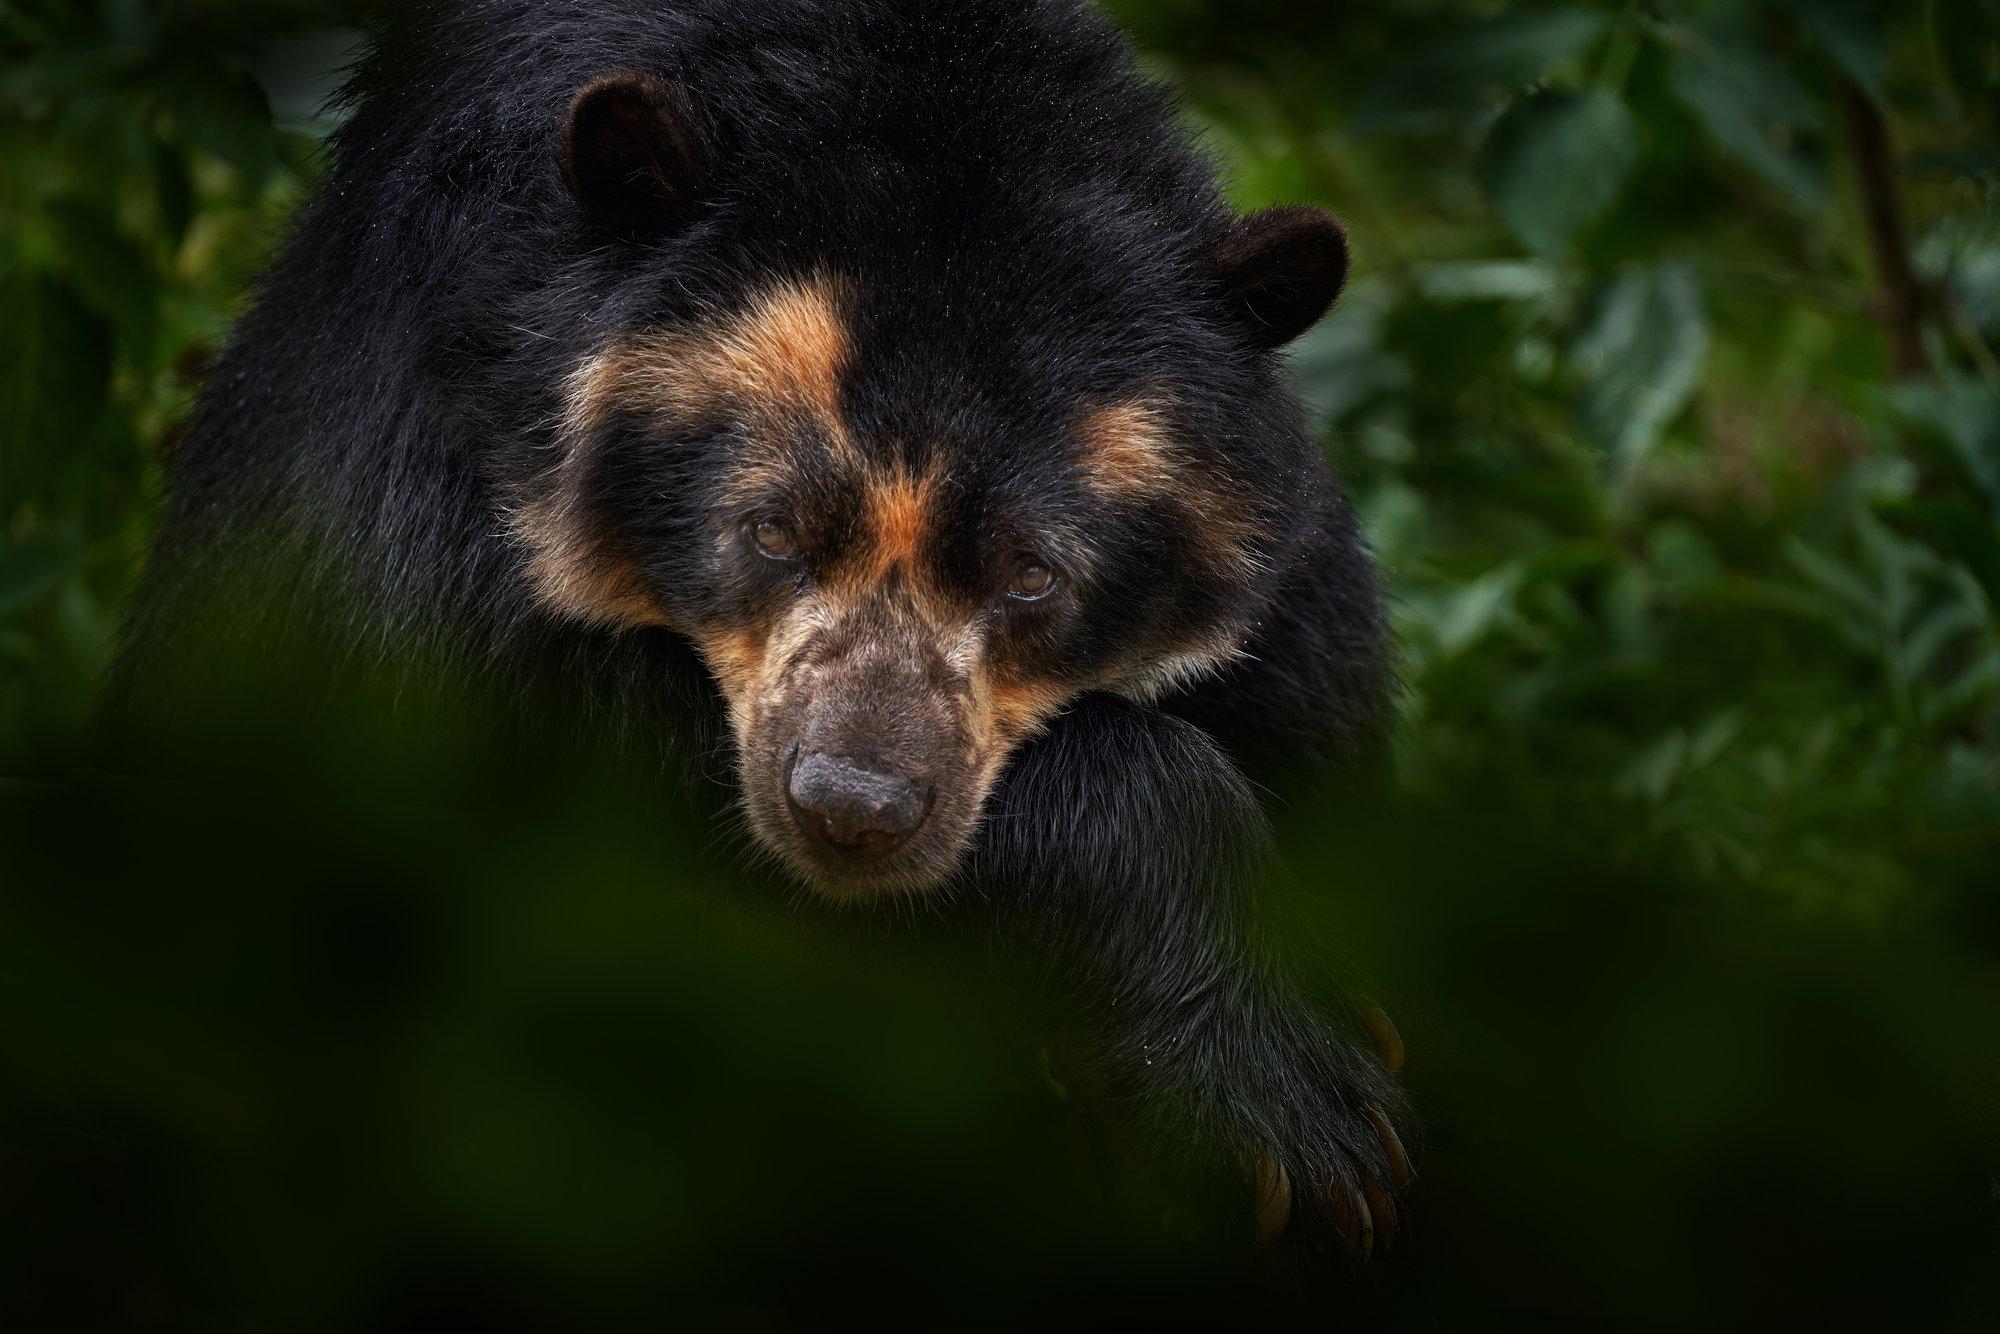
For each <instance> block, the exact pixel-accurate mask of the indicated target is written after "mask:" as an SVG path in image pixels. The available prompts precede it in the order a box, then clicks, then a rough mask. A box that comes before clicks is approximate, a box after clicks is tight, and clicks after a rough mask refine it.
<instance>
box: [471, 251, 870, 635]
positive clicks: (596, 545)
mask: <svg viewBox="0 0 2000 1334" xmlns="http://www.w3.org/2000/svg"><path fill="white" fill-rule="evenodd" d="M844 292H845V284H844V282H843V281H842V280H840V279H838V278H833V277H829V276H825V275H819V276H814V277H810V278H802V279H791V280H786V281H782V282H779V283H777V284H775V285H773V286H771V287H769V288H767V289H765V290H764V291H762V292H760V293H759V294H758V295H757V296H756V297H754V298H753V299H751V300H750V301H749V302H747V303H746V304H745V305H744V306H743V308H742V309H740V310H738V311H735V312H732V313H729V314H726V315H721V316H718V317H716V318H714V319H712V320H709V321H706V322H704V323H702V324H700V325H697V326H695V327H693V328H690V329H678V330H671V331H667V332H662V333H654V334H647V335H643V336H640V337H638V338H634V339H631V340H628V341H626V342H623V343H620V344H617V345H614V346H612V347H610V348H607V349H606V350H604V351H602V352H600V353H598V354H596V355H594V356H592V357H590V358H589V359H588V360H586V361H585V362H584V363H583V364H582V365H581V366H579V367H578V368H577V370H576V371H575V372H574V373H573V374H572V375H571V376H570V379H569V383H568V385H567V386H566V390H565V395H564V398H565V402H564V409H563V416H562V421H561V423H560V424H559V426H558V429H557V432H556V457H555V459H554V461H553V462H552V463H551V465H550V467H549V468H548V469H547V470H546V471H545V472H544V473H543V474H542V476H541V477H539V478H538V479H536V481H535V482H534V483H532V484H531V485H530V486H528V487H527V488H524V492H525V494H524V497H523V498H522V499H521V500H519V501H518V502H517V503H516V504H515V505H514V506H512V507H511V508H510V509H509V510H508V513H507V528H508V531H509V532H510V533H511V534H512V535H513V537H514V538H515V540H516V541H517V542H519V543H520V544H521V546H522V547H523V548H525V549H526V551H527V553H528V563H527V569H526V577H527V579H528V582H529V584H530V587H531V588H532V589H533V591H534V595H535V598H536V600H537V601H539V602H540V603H541V604H542V605H544V606H546V607H548V608H550V609H551V610H553V611H555V612H557V613H558V614H560V615H563V616H565V617H568V618H570V619H573V620H577V621H581V622H584V623H587V624H597V625H612V626H619V627H629V626H635V625H654V624H664V623H665V622H666V618H665V615H664V613H663V612H661V611H660V610H659V609H658V608H657V607H656V606H654V605H652V601H651V599H650V598H649V597H648V595H647V594H646V593H645V590H644V588H643V587H642V586H641V585H640V584H639V582H638V581H637V579H636V578H635V577H634V576H633V575H632V573H631V571H630V569H629V566H628V565H625V564H622V563H621V562H619V561H618V560H616V559H615V558H613V557H611V556H610V555H609V554H608V552H607V549H606V542H605V537H604V534H602V533H600V532H596V531H593V528H594V525H593V522H592V520H591V517H590V516H589V515H587V514H585V513H583V512H582V502H581V496H580V494H579V493H580V491H581V480H580V479H581V475H582V473H583V471H584V469H585V464H586V460H585V453H586V451H587V450H588V449H589V447H590V441H591V436H592V432H593V431H594V430H595V428H596V427H597V426H598V425H599V424H600V423H601V422H603V421H604V420H605V419H606V418H607V417H608V416H610V415H611V414H612V413H614V412H634V413H638V414H641V415H652V416H658V417H662V418H666V419H669V420H671V421H678V422H690V421H695V420H698V419H700V418H701V417H703V416H707V415H712V414H714V413H716V412H718V411H720V410H722V409H724V408H729V409H733V410H735V411H737V412H739V413H741V414H742V415H744V416H745V417H746V418H747V419H749V420H751V421H753V422H756V423H759V424H762V425H765V426H767V427H770V426H774V425H777V424H780V423H782V421H783V420H784V419H785V418H805V419H807V420H810V421H812V422H813V423H814V424H815V425H816V426H817V427H818V428H819V431H820V434H821V435H822V437H823V438H824V439H825V440H826V441H827V442H828V443H829V446H830V447H831V448H833V449H834V451H835V453H836V454H837V455H844V456H846V457H849V458H851V457H853V453H854V450H853V444H852V442H851V440H850V439H849V436H848V432H847V428H846V423H845V421H844V419H843V418H842V416H841V413H840V394H841V388H842V385H843V384H844V382H845V380H846V377H847V374H848V371H849V369H850V366H851V362H852V357H853V347H852V340H851V338H850V336H849V333H848V329H847V322H846V319H845V317H844V316H843V314H842V309H841V308H842V305H843V303H844V299H845V298H844ZM769 434H771V435H776V434H777V432H776V431H772V432H769ZM772 466H774V465H773V464H772V462H771V461H770V460H768V459H764V460H761V461H760V460H759V459H757V458H754V457H752V458H746V459H745V460H743V461H742V468H741V470H740V471H741V472H742V473H743V475H742V476H739V477H737V478H735V479H733V482H732V483H731V484H733V485H736V486H738V487H747V486H750V485H753V484H754V483H755V482H756V481H757V480H758V479H759V474H757V471H756V470H757V469H758V468H760V467H762V468H766V469H768V468H770V467H772Z"/></svg>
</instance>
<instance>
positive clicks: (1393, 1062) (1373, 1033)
mask: <svg viewBox="0 0 2000 1334" xmlns="http://www.w3.org/2000/svg"><path fill="white" fill-rule="evenodd" d="M1361 1026H1362V1027H1363V1028H1365V1029H1367V1030H1368V1040H1369V1041H1370V1042H1372V1043H1374V1044H1375V1050H1376V1052H1377V1053H1378V1054H1379V1055H1380V1056H1381V1057H1382V1064H1383V1065H1386V1066H1388V1067H1389V1069H1390V1070H1392V1071H1395V1070H1401V1069H1402V1068H1403V1035H1402V1034H1401V1033H1398V1032H1397V1031H1396V1025H1395V1024H1393V1023H1391V1022H1390V1021H1389V1016H1388V1015H1387V1014H1385V1013H1384V1012H1383V1011H1382V1010H1381V1009H1380V1008H1378V1007H1377V1006H1373V1005H1364V1006H1362V1007H1361Z"/></svg>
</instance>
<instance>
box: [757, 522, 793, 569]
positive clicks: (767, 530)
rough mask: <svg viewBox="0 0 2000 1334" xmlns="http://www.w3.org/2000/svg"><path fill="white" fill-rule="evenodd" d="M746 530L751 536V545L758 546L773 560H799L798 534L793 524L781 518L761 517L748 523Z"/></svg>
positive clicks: (760, 551) (761, 553)
mask: <svg viewBox="0 0 2000 1334" xmlns="http://www.w3.org/2000/svg"><path fill="white" fill-rule="evenodd" d="M745 531H746V532H748V534H749V536H750V545H751V546H754V547H756V548H757V551H758V553H759V554H760V555H764V556H768V557H770V558H771V559H772V560H797V559H798V558H799V539H798V535H797V534H796V533H794V532H793V531H792V528H791V525H790V524H787V523H785V522H784V521H783V520H780V519H761V520H759V521H758V522H756V523H752V524H746V525H745Z"/></svg>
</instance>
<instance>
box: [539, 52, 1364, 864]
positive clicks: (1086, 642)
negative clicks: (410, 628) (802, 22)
mask: <svg viewBox="0 0 2000 1334" xmlns="http://www.w3.org/2000/svg"><path fill="white" fill-rule="evenodd" d="M1129 94H1130V90H1129V89H1128V90H1126V94H1124V95H1126V96H1129ZM1118 105H1123V104H1122V103H1120V104H1118ZM954 107H955V104H954V103H953V102H952V101H951V99H950V98H948V97H935V98H931V99H929V100H926V98H925V97H924V96H923V95H922V90H920V89H916V90H912V89H900V90H883V89H877V90H873V91H869V90H861V91H857V92H855V93H853V95H852V98H851V99H850V100H849V101H848V102H846V103H844V104H843V105H840V106H834V107H828V106H823V105H812V106H805V105H801V106H798V107H793V108H789V109H787V110H786V112H785V114H783V115H778V114H769V115H765V116H762V117H758V118H749V119H746V118H741V117H739V118H738V119H737V120H736V121H735V122H733V123H732V122H730V120H729V118H728V117H725V116H722V115H719V114H716V113H714V112H712V111H709V112H705V111H704V106H703V103H702V100H701V98H700V96H699V95H697V94H695V93H692V92H691V91H690V90H689V89H688V88H687V87H686V86H685V85H683V84H681V83H678V82H675V81H672V80H669V79H666V78H662V77H657V76H654V75H650V74H643V73H637V72H615V73H612V74H609V75H606V76H603V77H601V78H598V79H596V80H595V81H593V82H591V83H590V84H588V85H587V86H586V87H584V88H583V89H582V90H581V91H580V92H579V93H577V95H576V96H575V99H574V101H573V103H572V104H571V105H570V107H569V108H568V112H567V116H566V119H565V121H564V126H563V131H562V136H561V139H562V154H561V157H562V161H561V166H560V171H561V173H562V176H563V179H564V182H565V184H566V187H567V189H566V192H565V198H564V201H563V202H564V205H565V206H566V207H569V208H571V209H572V210H573V212H574V218H575V227H576V234H577V236H578V237H579V243H578V251H577V256H576V257H575V258H574V259H573V260H571V261H570V262H569V265H568V267H567V268H566V269H564V270H563V276H562V278H561V282H562V283H564V284H567V286H566V287H565V288H564V289H563V291H562V293H561V294H560V295H559V296H558V297H555V298H550V299H552V300H561V301H565V302H568V303H569V304H570V305H571V306H572V307H581V306H582V305H585V304H588V305H590V307H591V315H590V319H591V320H592V321H594V322H595V326H594V327H596V328H597V329H598V330H599V332H598V333H597V335H596V336H595V338H594V345H593V346H591V347H590V348H588V350H587V351H586V352H585V353H584V354H583V355H581V356H580V357H577V358H575V359H574V360H572V361H571V362H569V363H568V364H567V365H566V367H565V368H564V370H563V373H562V374H561V376H560V377H558V378H559V379H560V384H559V385H558V386H557V387H556V388H555V390H554V391H553V392H552V409H551V417H552V421H551V422H550V424H549V426H548V428H547V430H546V432H545V433H544V435H543V446H544V448H545V453H544V455H543V457H542V459H541V460H540V461H539V462H537V463H536V464H535V465H534V466H532V467H519V466H517V468H516V471H515V475H514V476H511V477H509V478H507V479H505V481H504V483H503V488H504V489H503V494H504V495H505V497H506V501H505V503H506V509H507V515H506V519H507V530H508V532H509V534H510V535H511V537H512V538H513V539H514V541H515V542H516V544H517V545H518V548H519V549H520V551H521V552H522V557H523V577H524V578H525V579H526V580H527V582H528V584H529V586H530V587H531V588H532V590H533V594H534V597H535V599H536V601H537V603H538V604H539V605H540V606H541V607H542V608H544V609H545V610H547V611H549V612H553V613H554V614H556V615H558V616H561V617H564V618H568V619H571V620H575V621H584V622H591V623H594V624H597V625H599V626H603V627H610V628H617V629H629V628H637V627H664V628H666V629H668V630H670V631H672V632H675V633H679V634H682V635H685V636H687V637H689V638H690V639H691V640H692V641H693V643H694V644H695V645H697V646H698V647H699V650H700V652H701V654H702V656H703V657H704V659H705V660H706V662H707V664H708V666H709V668H710V670H711V671H712V673H713V675H714V678H715V681H716V683H717V685H718V686H719V687H720V691H721V694H722V697H723V699H724V701H725V702H726V706H727V715H728V718H729V720H730V724H731V727H732V730H733V733H734V738H735V742H736V762H737V765H738V775H739V778H740V782H741V789H742V793H741V796H742V802H743V806H744V808H745V810H746V811H747V814H748V819H749V823H750V826H751V829H752V830H753V832H754V834H755V836H756V838H757V839H758V841H759V842H760V843H761V844H762V845H763V847H764V848H765V849H767V850H768V851H770V852H772V853H775V854H776V855H777V856H778V857H780V858H781V859H782V860H783V861H784V862H785V863H786V864H788V865H789V866H790V867H792V868H793V869H794V870H795V871H797V872H798V873H800V874H801V875H802V876H803V877H804V878H805V879H806V880H807V881H808V882H809V883H811V884H813V885H814V886H816V887H817V888H819V889H820V890H822V891H823V892H825V893H827V894H829V895H830V896H833V897H861V896H865V895H870V894H876V893H881V892H885V891H893V890H920V889H925V888H929V887H932V886H935V885H937V884H939V883H941V882H943V881H944V880H946V879H948V878H949V877H950V876H951V875H952V873H953V871H954V869H955V868H956V867H957V866H958V865H959V864H960V863H961V862H962V861H963V860H964V858H965V854H966V852H967V849H968V847H969V846H970V845H971V843H972V840H973V838H974V835H975V832H976V830H977V827H978V824H979V821H980V819H981V813H982V809H983V807H984V806H985V804H986V800H987V797H988V794H989V792H990V791H991V789H992V787H993V785H994V782H995V780H996V778H997V777H998V776H999V774H1000V773H1001V771H1002V769H1003V767H1004V766H1005V765H1006V764H1007V762H1008V759H1009V757H1010V755H1012V754H1013V753H1014V752H1015V751H1016V749H1017V748H1018V747H1019V746H1020V745H1021V744H1022V743H1023V742H1024V741H1025V740H1027V739H1028V738H1030V737H1031V736H1032V735H1033V734H1034V733H1035V732H1036V731H1037V730H1038V729H1039V728H1041V727H1043V726H1044V725H1046V724H1047V723H1048V722H1049V720H1050V719H1051V718H1052V717H1054V716H1055V715H1056V714H1057V713H1058V712H1059V711H1061V710H1062V709H1063V708H1064V707H1065V705H1066V704H1068V703H1069V702H1070V701H1072V700H1074V699H1075V698H1076V697H1077V696H1078V695H1080V694H1082V693H1084V692H1087V691H1112V692H1118V693H1122V694H1125V695H1128V696H1132V697H1138V698H1154V697H1157V696H1159V695H1161V694H1162V693H1165V692H1170V691H1173V690H1175V689H1178V688H1181V687H1182V686H1184V685H1186V684H1188V683H1190V682H1193V681H1196V680H1198V679H1200V678H1201V677H1203V676H1204V675H1205V674H1209V673H1212V672H1215V671H1217V670H1218V669H1221V668H1224V667H1226V666H1227V665H1228V664H1230V663H1231V662H1232V661H1235V660H1237V659H1238V658H1240V657H1241V656H1242V655H1243V654H1244V653H1245V651H1246V645H1247V644H1248V643H1249V642H1250V640H1251V638H1252V636H1253V634H1254V632H1255V630H1256V629H1257V626H1258V624H1259V620H1260V617H1262V616H1264V615H1265V614H1267V612H1268V608H1269V606H1270V603H1271V598H1272V586H1273V580H1274V577H1275V576H1274V571H1279V570H1282V569H1283V568H1284V567H1285V566H1286V564H1287V562H1288V561H1289V560H1290V559H1291V558H1292V557H1293V555H1294V553H1296V552H1297V551H1299V550H1301V549H1304V548H1305V547H1307V546H1308V545H1310V543H1311V541H1312V538H1313V536H1314V533H1313V532H1312V531H1311V530H1312V529H1313V528H1314V527H1315V526H1316V525H1318V524H1320V523H1321V522H1322V519H1323V514H1324V508H1323V506H1322V505H1321V503H1320V502H1321V499H1322V498H1323V496H1324V494H1325V487H1326V481H1325V473H1324V466H1323V464H1322V463H1321V461H1320V458H1319V455H1318V452H1317V449H1316V447H1315V446H1314V445H1313V443H1312V442H1311V440H1310V437H1309V434H1308V433H1307V432H1306V431H1305V430H1304V429H1303V426H1302V423H1301V414H1300V413H1299V411H1298V408H1297V404H1296V402H1295V397H1294V395H1293V394H1292V392H1291V390H1290V388H1289V382H1288V380H1287V373H1286V371H1285V370H1284V368H1283V366H1282V364H1281V361H1280V359H1279V358H1278V357H1276V356H1274V355H1273V352H1274V349H1276V348H1278V347H1279V346H1280V345H1282V344H1284V343H1286V342H1288V341H1289V340H1290V339H1292V338H1293V337H1294V336H1295V335H1297V334H1299V333H1300V332H1302V331H1303V330H1305V329H1306V328H1308V327H1309V326H1310V325H1311V324H1312V323H1313V322H1314V321H1316V320H1317V319H1318V318H1319V316H1320V315H1321V314H1323V313H1324V312H1325V311H1326V309H1327V308H1328V306H1329V305H1330V304H1331V303H1332V301H1333V300H1334V298H1335V296H1336V295H1337V294H1338V292H1339V289H1340V287H1341V284H1342V281H1343V279H1344V277H1345V274H1346V270H1347V248H1346V241H1345V238H1344V236H1343V234H1342V232H1341V229H1340V227H1339V226H1338V224H1336V223H1335V222H1334V220H1333V219H1332V218H1331V217H1329V216H1327V215H1326V214H1324V213H1321V212H1319V211H1317V210H1313V209H1307V208H1285V209H1274V210H1270V211H1267V212H1264V213H1260V214H1256V215H1253V216H1251V217H1249V218H1237V217H1234V216H1232V215H1231V214H1229V213H1228V212H1227V210H1225V209H1224V208H1223V207H1222V206H1221V205H1220V204H1219V202H1218V201H1217V198H1216V196H1215V193H1214V190H1213V187H1212V186H1211V185H1210V184H1209V181H1208V175H1207V171H1206V168H1205V167H1204V166H1202V165H1201V163H1200V161H1199V159H1198V158H1197V157H1195V155H1193V154H1192V153H1190V152H1188V151H1187V150H1186V149H1185V147H1184V146H1182V145H1181V143H1180V141H1179V139H1178V138H1177V136H1175V135H1174V134H1173V133H1171V132H1169V131H1167V130H1165V129H1164V128H1159V129H1151V130H1145V131H1144V132H1143V133H1142V132H1141V131H1139V130H1134V129H1133V128H1132V127H1131V126H1129V125H1126V124H1124V123H1123V122H1121V121H1120V120H1119V119H1118V117H1117V116H1115V115H1110V114H1108V113H1107V114H1106V116H1105V117H1104V118H1103V121H1102V123H1095V122H1093V120H1092V118H1091V116H1090V114H1089V110H1090V108H1089V107H1088V106H1085V107H1082V108H1080V109H1072V110H1073V111H1074V112H1075V114H1066V113H1064V114H1053V115H1050V114H1040V113H1039V112H1029V113H1024V114H1023V115H1021V116H1020V117H1018V118H1017V119H1016V120H1015V121H1014V122H1013V123H1004V120H1003V123H994V122H995V121H996V119H997V118H996V117H994V116H992V115H990V114H988V115H976V114H959V113H957V112H955V110H954ZM1145 110H1146V111H1147V113H1148V114H1151V113H1152V112H1153V111H1155V110H1156V108H1154V107H1153V104H1151V103H1150V102H1148V103H1146V104H1145ZM1159 119H1160V122H1161V125H1162V126H1164V124H1165V120H1166V118H1165V117H1164V116H1161V117H1160V118H1159ZM1143 123H1146V122H1144V120H1143V117H1142V124H1143ZM1148 134H1150V135H1151V136H1152V138H1151V139H1150V140H1149V139H1147V138H1146V135H1148ZM1135 135H1137V136H1138V137H1139V139H1140V142H1138V143H1136V144H1135V143H1133V142H1132V140H1133V139H1134V136H1135ZM1075 800H1076V802H1078V803H1079V804H1080V805H1087V804H1088V803H1089V802H1090V801H1091V794H1089V793H1085V792H1079V793H1077V794H1075Z"/></svg>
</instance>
